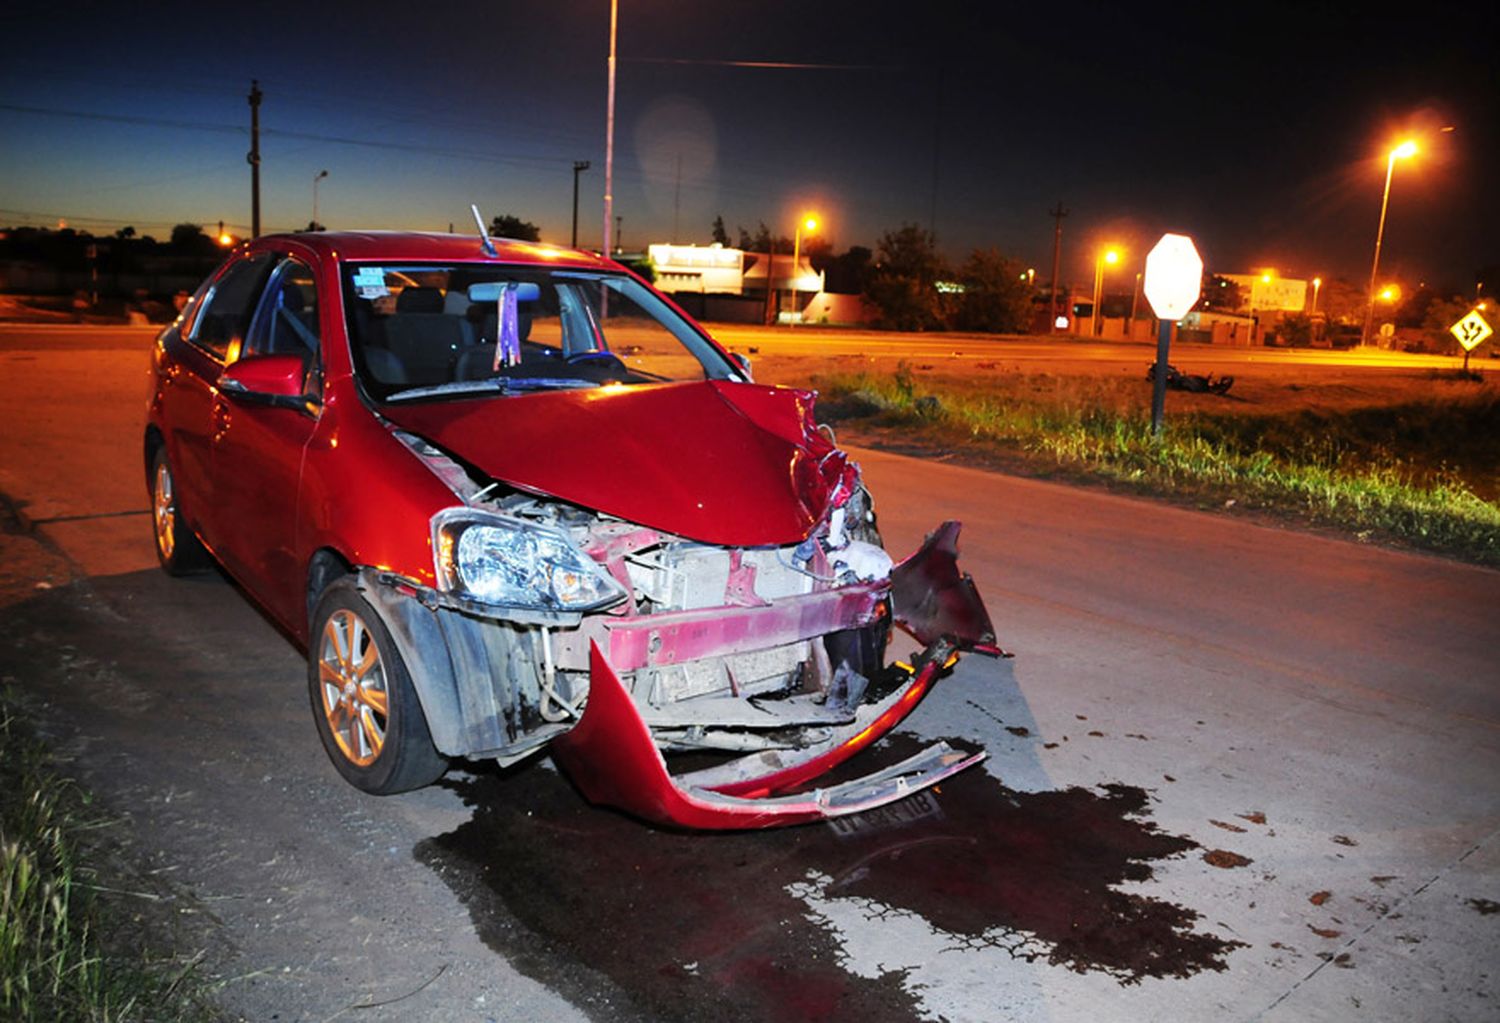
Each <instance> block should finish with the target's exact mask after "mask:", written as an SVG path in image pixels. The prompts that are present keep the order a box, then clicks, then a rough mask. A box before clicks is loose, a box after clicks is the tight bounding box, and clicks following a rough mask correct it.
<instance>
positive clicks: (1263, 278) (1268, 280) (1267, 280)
mask: <svg viewBox="0 0 1500 1023" xmlns="http://www.w3.org/2000/svg"><path fill="white" fill-rule="evenodd" d="M1260 283H1262V284H1270V283H1271V275H1270V274H1261V275H1260Z"/></svg>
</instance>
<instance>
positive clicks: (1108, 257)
mask: <svg viewBox="0 0 1500 1023" xmlns="http://www.w3.org/2000/svg"><path fill="white" fill-rule="evenodd" d="M1119 261H1120V250H1119V249H1101V250H1100V251H1099V258H1098V259H1096V260H1094V319H1093V323H1092V333H1093V335H1094V336H1095V337H1098V336H1099V331H1100V329H1101V328H1102V327H1103V325H1104V324H1103V318H1102V317H1101V316H1100V315H1099V303H1100V302H1101V301H1103V299H1104V264H1105V263H1108V264H1109V265H1110V266H1114V265H1115V264H1116V263H1118V262H1119Z"/></svg>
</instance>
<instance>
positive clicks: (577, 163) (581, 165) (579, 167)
mask: <svg viewBox="0 0 1500 1023" xmlns="http://www.w3.org/2000/svg"><path fill="white" fill-rule="evenodd" d="M588 169H589V162H588V161H587V160H574V161H573V248H575V249H576V248H578V175H579V174H581V173H582V172H584V171H586V170H588ZM606 255H608V253H606Z"/></svg>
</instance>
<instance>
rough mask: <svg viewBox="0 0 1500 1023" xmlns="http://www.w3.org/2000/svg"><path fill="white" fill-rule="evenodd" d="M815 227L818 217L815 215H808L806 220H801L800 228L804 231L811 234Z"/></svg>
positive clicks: (816, 227)
mask: <svg viewBox="0 0 1500 1023" xmlns="http://www.w3.org/2000/svg"><path fill="white" fill-rule="evenodd" d="M817 229H818V218H817V217H808V218H807V219H806V220H804V221H803V222H802V230H804V231H806V232H807V233H808V234H811V233H812V232H814V231H816V230H817Z"/></svg>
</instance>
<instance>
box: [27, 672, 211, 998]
mask: <svg viewBox="0 0 1500 1023" xmlns="http://www.w3.org/2000/svg"><path fill="white" fill-rule="evenodd" d="M20 708H21V703H20V701H19V700H18V698H17V697H16V694H15V693H14V692H12V691H8V690H7V691H0V1019H5V1020H12V1021H15V1023H31V1021H37V1023H40V1021H43V1020H47V1021H54V1020H68V1021H91V1023H106V1021H107V1023H117V1021H118V1023H124V1021H133V1020H153V1021H179V1020H180V1021H187V1020H200V1021H201V1020H213V1019H218V1018H220V1017H219V1015H218V1013H217V1012H216V1011H215V1010H214V1009H212V1007H211V1006H209V1005H208V1003H207V1002H206V1000H205V999H204V998H203V997H202V992H201V991H200V990H199V988H198V986H197V985H196V984H195V983H194V982H193V978H191V977H190V974H191V972H192V969H193V967H194V966H196V964H197V962H198V960H197V959H196V958H193V959H190V960H188V961H187V962H186V963H184V962H182V961H180V960H152V959H151V958H150V956H149V954H148V953H147V952H146V951H145V950H144V949H143V948H142V947H140V946H135V947H132V948H129V949H122V950H119V954H112V953H111V951H109V950H107V945H108V942H106V941H105V940H103V936H104V935H105V934H107V933H109V932H110V931H111V930H112V929H113V925H114V924H115V923H117V922H119V923H123V922H124V921H123V919H122V918H121V908H120V907H112V906H111V905H110V904H109V903H107V902H105V901H104V900H103V899H102V898H100V894H101V893H103V892H107V891H109V890H110V888H111V886H110V885H109V884H107V883H106V879H104V878H101V876H100V872H99V871H98V870H96V869H95V868H94V867H93V866H91V865H90V860H91V856H90V854H91V853H92V852H93V851H94V849H95V845H94V844H93V843H92V842H91V840H90V837H89V836H90V835H91V834H92V833H97V832H98V830H99V829H100V828H102V827H104V826H106V825H107V822H104V821H101V820H100V819H99V814H98V811H97V809H96V808H94V807H93V806H92V805H91V802H90V799H89V796H88V794H87V793H86V792H84V791H83V790H82V789H80V788H79V786H78V785H77V784H75V783H74V782H73V781H71V780H70V779H69V778H67V777H66V776H65V775H63V774H62V773H61V772H60V771H59V770H58V765H57V763H56V762H55V761H54V759H53V757H52V755H51V754H50V752H49V751H48V749H47V747H46V745H45V744H44V743H42V742H41V741H40V740H39V739H38V738H37V736H36V735H35V733H34V732H33V730H32V729H31V728H30V727H29V725H28V724H27V722H26V721H25V719H24V718H23V716H22V715H21V712H20ZM122 929H131V930H133V929H134V928H133V927H130V928H122Z"/></svg>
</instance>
